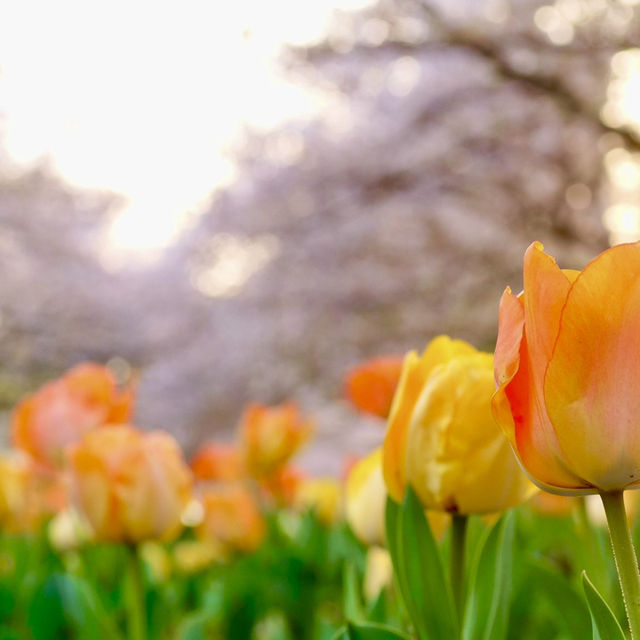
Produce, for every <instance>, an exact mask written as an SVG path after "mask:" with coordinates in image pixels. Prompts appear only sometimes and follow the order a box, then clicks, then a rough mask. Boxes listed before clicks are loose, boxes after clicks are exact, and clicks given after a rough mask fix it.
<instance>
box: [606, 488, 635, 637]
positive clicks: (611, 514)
mask: <svg viewBox="0 0 640 640" xmlns="http://www.w3.org/2000/svg"><path fill="white" fill-rule="evenodd" d="M600 497H601V498H602V504H603V505H604V511H605V513H606V515H607V522H608V523H609V535H610V536H611V546H612V548H613V556H614V558H615V561H616V568H617V569H618V578H619V579H620V587H621V588H622V597H623V599H624V606H625V609H626V612H627V618H628V620H629V630H630V631H631V639H632V640H640V573H638V560H637V559H636V554H635V551H634V549H633V543H632V541H631V531H630V530H629V522H628V520H627V514H626V511H625V508H624V498H623V492H622V491H602V492H601V493H600Z"/></svg>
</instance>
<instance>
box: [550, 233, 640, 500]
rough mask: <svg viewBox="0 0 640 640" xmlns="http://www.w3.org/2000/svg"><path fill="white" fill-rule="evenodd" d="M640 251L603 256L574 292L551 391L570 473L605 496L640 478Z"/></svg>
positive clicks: (621, 248)
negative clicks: (602, 492) (581, 478)
mask: <svg viewBox="0 0 640 640" xmlns="http://www.w3.org/2000/svg"><path fill="white" fill-rule="evenodd" d="M639 327H640V244H637V243H636V244H628V245H618V246H616V247H612V248H611V249H609V250H607V251H605V252H604V253H602V254H600V255H599V256H598V257H597V258H596V259H595V260H593V261H592V262H591V263H590V264H589V265H588V266H587V267H586V268H585V269H584V271H583V272H582V273H581V275H580V276H579V277H578V279H577V280H576V281H575V283H574V284H573V286H572V288H571V291H570V292H569V295H568V297H567V301H566V305H565V308H564V310H563V313H562V318H561V322H560V330H559V334H558V339H557V343H556V346H555V349H554V352H553V356H552V359H551V362H550V363H549V366H548V369H547V374H546V378H545V384H544V395H545V402H546V405H547V411H548V413H549V417H550V418H551V421H552V423H553V425H554V428H555V431H556V434H557V437H558V441H559V443H560V446H561V447H562V450H563V453H564V455H565V458H566V459H567V460H568V461H569V464H570V466H571V467H572V468H573V469H574V470H575V471H576V473H578V474H579V475H581V476H582V477H584V478H585V479H587V480H588V481H589V482H590V483H591V484H593V485H594V486H596V487H598V488H599V489H603V490H615V489H622V488H624V487H626V486H628V485H630V484H632V483H634V482H637V481H638V479H639V478H640V428H639V427H640V393H638V389H640V359H639V358H638V354H639V353H640V331H639Z"/></svg>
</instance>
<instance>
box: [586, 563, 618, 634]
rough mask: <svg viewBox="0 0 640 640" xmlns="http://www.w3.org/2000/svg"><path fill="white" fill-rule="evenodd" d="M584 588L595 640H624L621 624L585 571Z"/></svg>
mask: <svg viewBox="0 0 640 640" xmlns="http://www.w3.org/2000/svg"><path fill="white" fill-rule="evenodd" d="M582 587H583V588H584V592H585V595H586V596H587V604H588V605H589V611H590V613H591V622H592V624H593V640H624V639H625V635H624V632H623V631H622V628H621V627H620V623H619V622H618V620H617V619H616V617H615V616H614V615H613V612H612V611H611V609H610V608H609V605H608V604H607V603H606V602H605V600H604V598H603V597H602V596H601V595H600V594H599V593H598V590H597V589H596V588H595V586H594V585H593V583H592V582H591V580H589V578H588V577H587V574H586V573H585V572H584V571H583V572H582Z"/></svg>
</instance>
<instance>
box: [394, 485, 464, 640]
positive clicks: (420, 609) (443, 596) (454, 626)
mask: <svg viewBox="0 0 640 640" xmlns="http://www.w3.org/2000/svg"><path fill="white" fill-rule="evenodd" d="M396 535H397V536H398V537H397V538H396V539H395V541H394V543H395V555H396V558H395V563H397V566H398V568H399V571H398V573H399V582H400V584H401V585H402V584H403V583H404V588H403V589H402V595H403V598H404V600H405V603H406V605H407V610H408V612H409V615H410V616H411V619H412V621H413V624H414V625H415V629H416V632H417V635H418V637H419V638H420V639H421V640H425V639H429V640H438V639H439V638H456V637H457V636H458V620H457V616H456V613H455V608H454V604H453V595H452V593H451V587H450V585H449V582H448V580H447V579H446V576H445V571H444V567H443V566H442V558H441V555H440V551H439V549H438V545H437V544H436V541H435V538H434V537H433V533H432V532H431V527H430V526H429V522H428V521H427V518H426V517H425V514H424V508H423V506H422V504H421V503H420V501H419V500H418V498H417V496H416V494H415V492H414V491H413V489H412V488H411V487H408V488H407V491H406V493H405V499H404V503H403V505H402V508H401V511H400V525H399V527H398V528H397V530H396Z"/></svg>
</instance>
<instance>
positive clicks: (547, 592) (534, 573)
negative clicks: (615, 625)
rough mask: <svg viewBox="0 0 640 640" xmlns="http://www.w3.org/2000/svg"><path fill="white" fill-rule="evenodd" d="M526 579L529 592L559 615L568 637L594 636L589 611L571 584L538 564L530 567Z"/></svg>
mask: <svg viewBox="0 0 640 640" xmlns="http://www.w3.org/2000/svg"><path fill="white" fill-rule="evenodd" d="M525 579H526V584H527V590H528V591H535V592H536V593H539V594H541V595H543V597H544V599H545V600H546V601H547V602H548V603H549V604H550V605H551V606H552V610H553V611H555V612H557V614H558V615H557V616H556V620H557V622H558V624H559V625H561V626H563V627H564V628H565V631H566V633H567V634H568V637H570V638H573V639H574V640H583V639H584V638H588V637H589V636H590V635H591V619H590V617H589V609H588V608H587V604H586V603H585V601H584V597H583V596H582V594H581V593H579V592H578V590H577V589H576V587H575V586H574V584H573V582H572V581H570V580H569V579H568V578H567V577H566V576H564V575H562V574H560V573H558V571H554V570H553V569H551V568H550V567H549V566H546V565H545V564H544V563H541V562H540V561H539V560H538V561H537V562H530V563H527V565H526V573H525Z"/></svg>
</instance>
